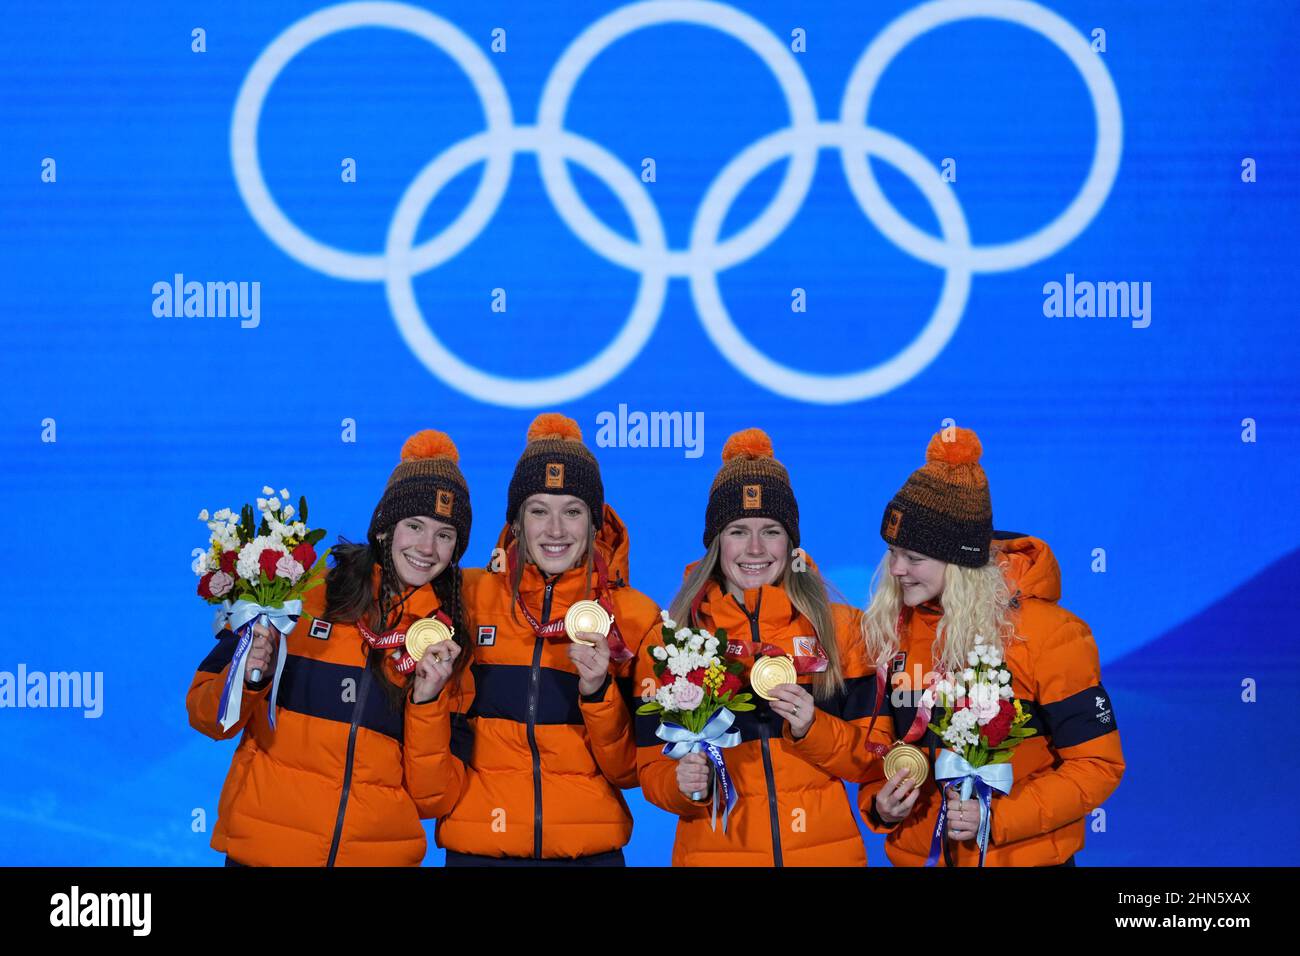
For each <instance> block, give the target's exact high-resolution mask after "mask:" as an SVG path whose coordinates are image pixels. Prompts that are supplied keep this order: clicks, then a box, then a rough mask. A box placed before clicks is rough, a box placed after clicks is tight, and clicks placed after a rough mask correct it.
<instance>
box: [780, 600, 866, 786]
mask: <svg viewBox="0 0 1300 956" xmlns="http://www.w3.org/2000/svg"><path fill="white" fill-rule="evenodd" d="M835 623H836V635H835V640H836V642H837V644H838V646H839V649H840V671H841V673H842V674H843V676H844V684H845V686H844V689H843V690H841V691H838V692H837V693H836V694H835V695H834V696H832V697H831V698H829V699H826V700H819V701H817V705H816V707H815V708H814V710H813V722H812V725H811V726H810V727H809V728H808V732H807V733H806V734H804V736H803V737H801V738H799V739H798V740H796V739H795V738H794V736H793V734H792V733H791V731H790V724H789V723H788V722H787V723H786V724H785V728H784V731H783V736H784V737H785V740H786V744H787V745H788V747H789V749H791V750H792V751H793V752H794V753H795V754H797V755H798V756H799V757H801V758H802V759H804V760H805V761H807V762H808V763H810V764H812V765H813V766H815V767H817V768H819V769H821V770H823V771H825V772H826V773H829V774H832V775H833V776H836V777H839V778H840V779H842V780H849V781H852V782H853V783H864V782H866V781H868V780H870V779H871V778H872V777H873V776H876V775H878V774H877V771H878V770H879V766H878V765H879V764H880V758H879V757H877V756H876V755H875V754H873V753H872V752H871V750H870V749H869V748H868V746H867V744H868V740H867V734H868V728H869V726H870V725H871V718H872V715H873V714H874V713H875V710H876V694H877V691H876V676H875V668H874V667H872V666H871V665H870V664H869V663H868V662H867V653H866V647H865V645H864V644H863V641H862V631H861V628H860V626H859V624H860V616H859V612H855V611H854V610H853V609H852V608H847V607H844V606H843V605H835ZM876 723H877V724H879V723H880V720H879V718H877V720H876ZM871 732H872V734H874V733H875V730H874V728H873V729H872V731H871Z"/></svg>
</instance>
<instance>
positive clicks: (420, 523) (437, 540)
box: [393, 515, 456, 588]
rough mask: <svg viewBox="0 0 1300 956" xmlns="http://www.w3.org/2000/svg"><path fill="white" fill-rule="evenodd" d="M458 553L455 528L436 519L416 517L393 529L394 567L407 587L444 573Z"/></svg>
mask: <svg viewBox="0 0 1300 956" xmlns="http://www.w3.org/2000/svg"><path fill="white" fill-rule="evenodd" d="M455 551H456V529H455V528H453V527H452V526H451V525H449V524H447V523H445V522H442V521H438V520H437V519H436V518H430V517H429V516H428V515H417V516H416V517H413V518H403V519H402V520H401V521H399V522H397V524H396V525H394V526H393V568H394V569H395V570H396V571H397V577H398V578H399V579H400V580H401V582H402V584H404V585H405V586H406V587H408V588H418V587H420V586H421V585H424V584H428V583H429V582H430V581H432V580H433V579H434V578H436V577H437V576H438V575H440V574H442V572H443V570H444V569H445V568H446V567H447V565H449V564H451V556H452V555H453V554H454V553H455Z"/></svg>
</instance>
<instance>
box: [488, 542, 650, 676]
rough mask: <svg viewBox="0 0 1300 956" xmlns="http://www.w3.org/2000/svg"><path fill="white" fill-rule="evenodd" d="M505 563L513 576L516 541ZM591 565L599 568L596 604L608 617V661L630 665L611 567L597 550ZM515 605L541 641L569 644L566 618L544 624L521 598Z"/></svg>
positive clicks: (511, 543)
mask: <svg viewBox="0 0 1300 956" xmlns="http://www.w3.org/2000/svg"><path fill="white" fill-rule="evenodd" d="M506 559H507V561H508V562H509V568H510V572H511V574H512V575H513V574H514V570H515V568H516V567H518V564H519V543H518V542H517V541H511V542H510V546H509V548H507V550H506ZM591 563H592V564H593V565H594V566H595V568H596V598H595V599H596V603H597V604H599V605H600V606H601V607H602V608H604V609H605V613H606V614H608V615H609V621H610V623H609V633H608V634H607V635H605V639H606V642H607V643H608V644H609V659H610V661H612V662H613V663H615V664H621V663H622V662H623V661H630V660H631V659H632V658H633V657H634V656H635V655H634V654H633V653H632V652H631V651H630V650H628V647H627V643H626V642H625V641H624V640H623V634H622V632H620V631H619V629H618V619H617V618H616V617H615V616H614V605H613V603H612V602H611V601H610V599H609V565H608V564H607V563H606V561H605V558H604V556H603V555H601V553H600V552H599V551H597V550H596V548H595V547H594V546H593V547H592V549H591ZM538 570H539V571H540V570H541V569H540V568H539V569H538ZM516 602H517V603H518V605H519V610H520V611H522V612H523V615H524V618H525V619H526V620H527V621H528V624H529V626H530V627H532V629H533V633H534V634H536V635H537V636H538V637H540V638H543V639H545V640H559V639H563V640H566V641H567V640H569V635H568V632H567V631H565V629H564V618H562V617H561V618H557V619H556V620H554V621H548V622H547V623H545V624H542V623H541V622H540V621H538V620H537V616H536V615H535V614H533V612H532V611H530V610H528V606H527V605H526V604H524V596H523V595H522V594H520V595H519V596H518V597H517V598H516Z"/></svg>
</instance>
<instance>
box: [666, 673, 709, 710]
mask: <svg viewBox="0 0 1300 956" xmlns="http://www.w3.org/2000/svg"><path fill="white" fill-rule="evenodd" d="M673 701H674V702H675V703H676V704H677V709H678V710H694V709H695V708H696V707H699V706H700V704H702V703H704V688H703V687H701V686H700V685H699V684H692V683H691V682H690V681H689V680H683V679H681V678H678V680H677V682H676V683H675V684H673Z"/></svg>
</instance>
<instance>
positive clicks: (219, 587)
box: [208, 571, 235, 598]
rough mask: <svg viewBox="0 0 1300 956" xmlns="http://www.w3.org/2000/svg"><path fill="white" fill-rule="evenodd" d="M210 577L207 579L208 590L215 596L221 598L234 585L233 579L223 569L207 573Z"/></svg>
mask: <svg viewBox="0 0 1300 956" xmlns="http://www.w3.org/2000/svg"><path fill="white" fill-rule="evenodd" d="M208 577H209V578H210V579H211V580H209V581H208V590H209V591H210V592H211V593H212V596H213V597H215V598H223V597H225V596H226V595H227V594H229V593H230V589H231V588H233V587H234V586H235V579H234V578H233V577H231V576H230V575H229V574H227V573H226V572H225V571H215V572H213V573H212V574H210V575H208Z"/></svg>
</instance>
